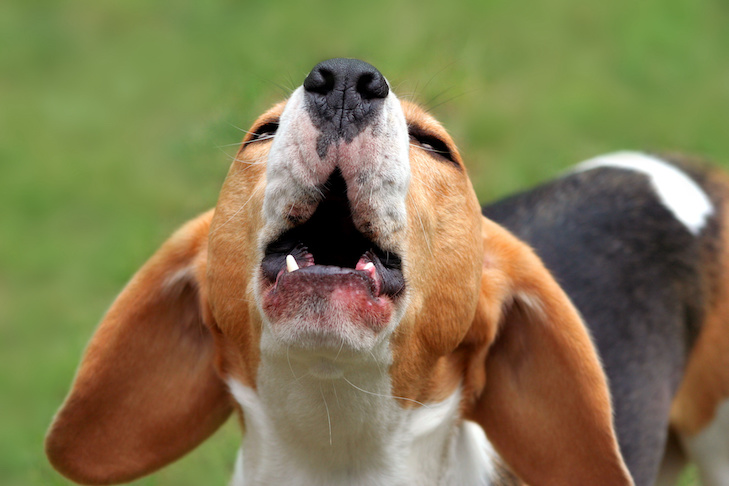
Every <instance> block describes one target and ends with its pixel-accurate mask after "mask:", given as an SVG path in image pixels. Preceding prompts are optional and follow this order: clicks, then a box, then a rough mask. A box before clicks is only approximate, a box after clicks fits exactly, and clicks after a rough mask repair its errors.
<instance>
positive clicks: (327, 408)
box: [319, 383, 332, 446]
mask: <svg viewBox="0 0 729 486" xmlns="http://www.w3.org/2000/svg"><path fill="white" fill-rule="evenodd" d="M319 393H320V394H321V399H322V400H324V408H325V409H326V411H327V423H328V424H329V445H330V446H331V445H332V418H331V417H330V416H329V405H327V399H326V398H324V391H322V389H321V383H319Z"/></svg>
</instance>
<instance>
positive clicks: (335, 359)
mask: <svg viewBox="0 0 729 486" xmlns="http://www.w3.org/2000/svg"><path fill="white" fill-rule="evenodd" d="M343 347H344V339H342V344H340V345H339V351H337V355H336V356H335V357H334V361H332V363H336V362H337V358H339V353H341V352H342V348H343ZM370 353H372V351H370ZM373 357H374V355H373Z"/></svg>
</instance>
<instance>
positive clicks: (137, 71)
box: [0, 0, 729, 485]
mask: <svg viewBox="0 0 729 486" xmlns="http://www.w3.org/2000/svg"><path fill="white" fill-rule="evenodd" d="M728 26H729V3H728V2H726V1H725V0H703V1H700V2H699V1H691V0H683V1H681V0H642V1H640V2H635V1H634V0H613V1H610V2H606V1H600V2H595V1H581V2H576V1H567V0H531V1H529V2H521V1H506V0H489V1H474V2H467V1H465V2H440V3H427V4H426V2H415V1H413V2H401V3H398V4H393V3H391V2H389V1H383V0H373V1H370V2H364V3H363V2H358V3H352V4H351V5H350V4H348V3H346V2H322V1H318V0H311V1H306V2H302V1H278V2H234V1H232V0H210V1H205V2H201V1H196V0H177V1H169V0H162V1H157V2H150V1H148V0H127V1H123V2H122V1H116V2H97V1H91V0H79V1H75V2H63V1H53V2H51V1H42V0H5V1H3V2H0V46H1V47H0V208H1V209H0V483H2V484H3V485H36V484H37V485H41V484H42V485H57V484H67V482H65V481H64V480H63V479H61V478H60V477H59V476H58V475H56V474H55V473H54V472H53V471H52V470H51V468H50V467H49V466H48V465H47V463H46V460H45V457H44V454H43V449H42V439H43V435H44V433H45V429H46V427H47V426H48V424H49V422H50V420H51V417H52V416H53V413H54V412H55V410H56V408H57V407H58V406H59V404H60V403H61V401H62V400H63V397H64V396H65V393H66V391H67V389H68V385H69V383H70V381H71V379H72V377H73V374H74V371H75V368H76V365H77V362H78V359H79V356H80V354H81V352H82V350H83V348H84V345H85V343H86V341H87V339H88V338H89V336H90V335H91V332H92V331H93V329H94V327H95V325H96V323H97V322H98V320H99V318H100V317H101V315H102V314H103V312H104V311H105V309H106V308H107V306H108V305H109V304H110V302H111V301H112V300H113V298H114V296H115V295H116V293H117V292H118V291H119V290H120V289H121V288H122V286H123V285H124V283H125V282H126V281H127V279H128V278H129V277H130V276H131V275H132V273H133V272H134V271H135V270H136V269H137V268H138V267H139V266H140V265H141V264H142V263H143V262H144V260H145V259H146V258H147V257H148V256H149V255H151V253H152V252H153V251H154V250H155V249H156V248H157V247H158V246H159V245H160V244H161V242H162V241H163V240H164V239H165V238H166V237H167V236H168V235H169V234H170V233H171V232H172V231H173V230H174V229H175V228H176V227H177V226H179V225H180V224H182V223H183V222H184V221H186V220H187V219H189V218H191V217H193V216H194V215H196V214H197V213H200V212H202V211H204V210H206V209H208V208H210V207H212V206H214V205H215V201H216V196H217V192H218V190H219V187H220V185H221V183H222V181H223V178H224V176H225V173H226V171H227V168H228V166H229V164H230V161H231V157H232V155H233V154H234V153H235V151H236V144H237V143H238V142H239V141H240V139H241V138H242V136H243V133H242V129H246V128H247V127H248V126H249V125H250V124H251V123H252V122H253V120H254V119H255V118H256V116H257V115H258V114H259V113H260V112H262V111H263V110H264V109H266V108H267V107H269V106H270V105H271V104H273V103H274V102H276V101H277V100H280V99H282V98H284V97H285V96H286V95H287V93H288V92H289V90H290V89H292V88H294V87H295V86H297V85H299V84H300V83H301V82H302V81H303V79H304V77H305V75H306V73H307V72H308V71H309V70H310V69H311V67H313V66H314V64H316V63H317V62H319V61H321V60H324V59H326V58H329V57H335V56H342V57H358V58H361V59H364V60H367V61H369V62H370V63H372V64H374V65H375V66H376V67H378V68H379V69H380V70H381V71H382V72H383V73H384V74H385V76H387V77H388V78H389V80H390V81H391V84H392V86H393V87H394V89H395V91H396V93H398V94H400V95H401V96H404V97H408V98H411V99H414V100H416V101H419V102H421V103H423V104H425V105H426V106H427V107H428V108H429V109H430V110H431V111H432V112H433V113H434V114H435V116H436V117H438V118H439V119H440V120H441V121H442V122H443V124H444V125H445V126H446V127H447V128H448V129H449V131H450V132H451V134H452V135H453V137H454V138H455V140H456V142H457V143H458V144H459V145H460V147H461V149H462V152H463V154H464V158H465V160H466V161H467V164H468V166H469V171H470V173H471V175H472V178H473V181H474V184H475V186H476V189H477V191H478V194H479V196H480V198H481V199H482V201H489V200H492V199H495V198H497V197H499V196H503V195H506V194H508V193H510V192H513V191H516V190H519V189H523V188H526V187H528V186H530V185H533V184H535V183H537V182H539V181H542V180H545V179H547V178H550V177H553V176H555V175H557V174H558V173H559V172H560V171H562V170H564V169H565V168H567V167H568V166H570V165H572V164H574V163H576V162H578V161H580V160H582V159H585V158H588V157H591V156H593V155H596V154H599V153H601V152H606V151H611V150H616V149H625V148H629V149H658V150H665V149H668V150H679V151H683V152H690V153H695V154H701V155H704V156H706V157H708V158H711V159H713V160H715V161H716V163H718V164H722V165H724V166H727V167H729V136H728V135H727V127H728V124H727V118H728V117H729V28H728ZM239 441H240V438H239V432H238V431H237V430H236V426H235V424H234V423H232V422H231V423H229V424H227V425H226V426H225V427H224V428H223V429H222V430H221V431H220V432H219V433H218V434H216V435H215V436H214V437H213V438H212V439H211V440H210V441H208V442H207V443H206V444H205V445H204V446H203V447H201V448H200V449H198V450H196V451H195V452H194V453H192V454H190V455H189V456H188V457H186V458H185V459H184V460H182V461H180V462H178V463H176V464H174V465H173V466H172V467H169V468H167V469H165V470H163V471H162V472H160V473H158V474H157V475H155V476H153V477H151V478H148V479H145V480H142V481H140V482H139V483H137V484H140V485H173V484H174V485H199V484H210V485H216V484H218V485H223V484H227V481H228V479H229V476H230V473H231V471H232V466H233V460H234V454H235V451H236V449H237V446H238V444H239ZM691 476H692V473H691V471H689V472H688V473H687V476H686V479H685V483H686V484H691V483H692V479H691Z"/></svg>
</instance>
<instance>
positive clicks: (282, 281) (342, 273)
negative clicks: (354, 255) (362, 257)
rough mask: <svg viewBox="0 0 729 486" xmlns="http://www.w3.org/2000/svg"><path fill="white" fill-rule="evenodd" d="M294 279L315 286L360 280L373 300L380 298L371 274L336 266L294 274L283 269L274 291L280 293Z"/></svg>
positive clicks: (304, 270) (308, 269)
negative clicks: (332, 282)
mask: <svg viewBox="0 0 729 486" xmlns="http://www.w3.org/2000/svg"><path fill="white" fill-rule="evenodd" d="M292 279H296V280H299V281H304V282H307V281H310V282H311V283H313V284H317V283H322V282H324V281H325V280H332V281H334V280H338V281H340V282H345V281H347V280H351V281H352V282H355V281H356V280H358V279H359V280H361V281H362V282H364V283H365V284H366V287H367V289H368V290H369V293H370V297H371V298H372V299H376V298H378V297H380V295H378V285H377V282H376V280H375V279H374V278H372V276H371V275H370V273H369V272H367V271H364V270H356V269H353V268H346V267H338V266H335V265H311V266H308V267H303V268H300V269H298V270H295V271H293V272H289V271H287V270H286V269H282V272H280V273H279V275H278V278H276V282H275V283H274V285H273V289H272V291H273V292H277V291H279V286H282V288H283V287H285V286H286V283H287V281H290V280H292Z"/></svg>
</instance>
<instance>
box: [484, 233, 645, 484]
mask: <svg viewBox="0 0 729 486" xmlns="http://www.w3.org/2000/svg"><path fill="white" fill-rule="evenodd" d="M484 233H485V237H484V241H485V243H484V244H485V258H484V270H483V275H482V290H481V298H480V302H479V309H478V312H477V317H476V322H475V323H474V330H473V332H474V333H476V334H481V335H482V337H483V338H485V339H486V340H487V342H489V343H491V344H490V347H489V348H488V349H487V350H486V366H485V368H486V376H485V387H484V388H483V393H482V394H481V395H480V397H479V398H478V399H477V402H476V404H475V407H474V409H473V412H472V417H471V418H473V419H474V420H475V421H476V422H478V423H479V424H481V426H482V427H483V428H484V430H485V431H486V435H487V436H488V438H489V440H490V441H491V442H492V444H493V445H494V447H495V448H496V450H497V451H498V452H499V454H500V455H501V456H502V458H503V459H504V460H505V461H506V463H507V464H508V465H509V466H510V467H511V468H512V470H513V471H514V473H516V474H517V475H518V476H519V477H520V478H521V479H522V480H523V481H525V482H526V483H528V484H531V485H565V484H590V485H593V486H597V485H627V484H632V480H631V479H630V475H629V473H628V472H627V469H626V467H625V464H624V463H623V460H622V457H621V455H620V452H619V450H618V445H617V441H616V438H615V434H614V429H613V423H612V408H611V404H610V397H609V391H608V387H607V381H606V378H605V375H604V373H603V371H602V367H601V366H600V363H599V360H598V357H597V353H596V351H595V348H594V346H593V344H592V342H591V340H590V337H589V335H588V332H587V330H586V328H585V326H584V324H583V323H582V320H581V319H580V316H579V315H578V313H577V311H576V310H575V308H574V306H573V305H572V303H571V302H570V300H569V298H568V297H567V296H566V295H565V294H564V292H563V291H562V289H561V288H560V287H559V286H558V285H557V283H556V282H555V281H554V279H553V278H552V276H551V275H550V274H549V272H548V271H547V270H546V268H545V267H544V266H543V264H542V263H541V261H540V260H539V259H538V258H537V256H536V255H535V254H534V253H533V252H532V250H531V249H529V248H528V247H527V246H526V245H524V244H523V243H521V242H520V241H518V240H517V239H516V238H514V237H513V236H512V235H511V234H509V233H508V232H507V231H506V230H504V229H502V228H500V227H499V226H497V225H496V224H494V223H491V222H490V221H487V220H484ZM494 324H497V325H496V326H495V325H494ZM481 362H482V363H483V361H481Z"/></svg>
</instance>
